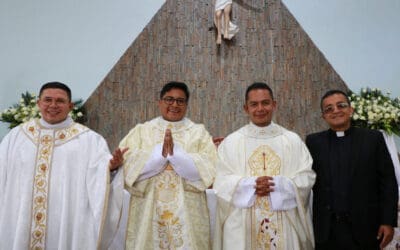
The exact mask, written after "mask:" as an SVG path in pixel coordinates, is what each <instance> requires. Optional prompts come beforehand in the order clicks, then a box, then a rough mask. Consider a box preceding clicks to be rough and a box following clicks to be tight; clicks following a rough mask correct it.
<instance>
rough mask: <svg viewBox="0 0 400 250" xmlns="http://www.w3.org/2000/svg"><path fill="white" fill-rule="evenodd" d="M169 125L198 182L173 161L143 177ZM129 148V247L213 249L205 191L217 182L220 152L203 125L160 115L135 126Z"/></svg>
mask: <svg viewBox="0 0 400 250" xmlns="http://www.w3.org/2000/svg"><path fill="white" fill-rule="evenodd" d="M166 128H170V129H171V132H172V137H173V141H174V145H178V146H179V147H180V148H182V149H183V150H184V151H185V152H186V153H187V154H188V155H189V156H190V158H191V159H192V160H193V162H194V165H195V167H196V169H197V171H198V174H199V176H200V179H199V180H197V181H189V180H187V179H185V178H182V177H181V176H179V175H178V174H177V172H175V171H174V170H173V167H172V166H171V165H170V163H168V162H167V163H166V164H165V165H164V166H161V167H163V169H162V170H161V172H159V173H158V174H156V175H154V176H152V177H150V178H146V179H143V180H139V179H138V178H139V176H140V174H141V172H142V170H143V168H144V166H145V164H146V163H147V162H148V161H149V158H150V155H151V152H152V151H153V149H154V148H155V147H156V145H160V144H162V143H163V141H164V134H165V130H166ZM124 147H129V151H128V152H127V153H126V155H125V162H124V168H125V173H126V176H125V185H126V186H125V188H126V189H127V190H128V191H129V192H130V193H131V201H130V211H129V219H128V229H127V236H126V249H138V250H143V249H198V250H204V249H209V248H210V241H209V238H210V235H209V234H210V233H209V215H208V209H207V205H206V196H205V189H207V187H209V186H210V185H211V184H212V183H213V181H214V176H215V166H214V164H215V159H216V150H215V146H214V144H213V142H212V139H211V136H210V135H209V133H208V132H207V131H206V129H205V128H204V126H203V125H201V124H195V123H193V122H192V121H190V120H189V119H186V118H185V119H183V120H182V121H179V122H173V123H171V122H167V121H165V120H163V119H162V118H161V117H158V118H155V119H153V120H151V121H148V122H146V123H144V124H139V125H137V126H136V127H135V128H134V129H132V130H131V131H130V132H129V134H128V135H127V136H126V137H125V138H124V139H123V140H122V141H121V143H120V148H124ZM179 167H184V166H179Z"/></svg>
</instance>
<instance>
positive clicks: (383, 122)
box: [349, 88, 400, 136]
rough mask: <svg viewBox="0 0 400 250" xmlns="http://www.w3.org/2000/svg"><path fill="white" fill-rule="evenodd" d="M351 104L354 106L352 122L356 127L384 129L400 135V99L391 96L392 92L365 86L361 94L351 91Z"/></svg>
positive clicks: (389, 132)
mask: <svg viewBox="0 0 400 250" xmlns="http://www.w3.org/2000/svg"><path fill="white" fill-rule="evenodd" d="M349 98H350V102H351V106H352V107H353V108H354V113H353V117H352V123H353V125H354V126H356V127H364V128H371V129H379V130H383V131H385V132H386V133H388V134H396V135H397V136H400V99H399V98H398V97H397V98H394V99H392V98H390V93H387V94H386V95H384V94H382V92H381V90H379V89H376V88H373V89H370V88H363V89H361V92H360V94H359V95H357V94H355V93H353V92H350V93H349Z"/></svg>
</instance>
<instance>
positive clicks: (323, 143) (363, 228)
mask: <svg viewBox="0 0 400 250" xmlns="http://www.w3.org/2000/svg"><path fill="white" fill-rule="evenodd" d="M321 110H322V118H323V119H324V120H325V122H326V123H327V124H328V125H329V127H330V128H329V129H328V130H326V131H322V132H319V133H315V134H312V135H308V136H307V138H306V144H307V146H308V148H309V150H310V153H311V155H312V157H313V160H314V162H313V169H314V171H315V172H316V173H317V179H316V183H315V185H314V187H313V192H314V199H313V224H314V233H315V241H316V249H317V250H318V249H328V250H329V249H379V248H383V247H385V246H386V245H387V244H388V243H389V242H390V241H391V240H392V238H393V232H394V231H393V227H395V226H396V224H397V200H398V188H397V183H396V179H395V174H394V167H393V163H392V160H391V158H390V155H389V152H388V150H387V148H386V144H385V141H384V138H383V135H382V134H381V133H380V132H379V131H374V130H369V129H363V128H355V127H352V126H351V116H352V114H353V108H352V107H351V105H350V101H349V99H348V97H347V95H346V94H345V93H344V92H342V91H340V90H330V91H328V92H326V93H325V95H324V96H323V97H322V99H321Z"/></svg>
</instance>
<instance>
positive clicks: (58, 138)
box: [0, 118, 123, 250]
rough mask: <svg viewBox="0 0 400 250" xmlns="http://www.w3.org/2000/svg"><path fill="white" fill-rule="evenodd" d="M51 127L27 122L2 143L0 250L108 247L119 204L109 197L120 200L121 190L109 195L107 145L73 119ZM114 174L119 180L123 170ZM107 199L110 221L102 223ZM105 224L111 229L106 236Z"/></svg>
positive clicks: (0, 162) (37, 122) (116, 221)
mask: <svg viewBox="0 0 400 250" xmlns="http://www.w3.org/2000/svg"><path fill="white" fill-rule="evenodd" d="M41 122H42V121H41ZM47 125H48V124H47ZM49 126H50V127H44V126H42V125H41V123H40V122H39V121H38V120H31V121H29V122H27V123H24V124H22V125H20V126H18V127H16V128H14V129H13V130H11V131H10V133H9V134H8V135H7V136H6V137H5V138H4V139H3V141H2V143H1V146H0V193H1V196H0V202H1V204H2V206H1V207H0V235H1V240H0V249H15V250H17V249H65V250H67V249H97V248H100V245H101V244H102V246H106V245H107V244H108V241H110V240H111V238H112V234H113V233H114V231H115V230H116V227H117V223H118V214H119V212H120V211H118V210H119V208H118V204H120V203H121V202H122V200H121V202H119V201H115V200H113V199H114V198H115V197H120V199H122V188H123V186H122V185H119V186H120V187H119V191H118V190H116V189H115V190H114V189H113V190H112V193H113V198H111V196H110V200H109V199H108V198H109V197H108V195H109V192H111V190H110V187H109V186H110V184H109V170H108V162H109V159H110V158H111V155H110V153H109V151H108V147H107V144H106V142H105V140H104V139H103V138H102V137H101V136H100V135H98V134H96V133H94V132H93V131H91V130H89V129H88V128H87V127H85V126H83V125H80V124H77V123H74V122H73V121H72V119H71V118H68V119H67V120H66V121H64V122H62V123H60V124H56V125H49ZM116 178H117V179H118V178H119V179H120V181H121V183H122V174H121V176H120V177H116ZM115 181H116V180H115ZM116 183H117V181H116V182H115V184H116ZM118 193H119V194H118ZM108 201H110V204H112V206H109V208H110V207H111V209H110V210H109V212H110V213H111V214H112V216H111V217H112V218H113V220H114V221H111V220H110V221H107V222H106V220H105V216H106V210H107V207H108V206H107V204H108V203H107V202H108ZM113 210H114V211H113ZM116 210H117V211H116ZM103 228H105V230H107V232H109V233H110V234H109V235H107V236H105V237H104V238H103V237H102V235H101V233H102V229H103ZM103 240H104V241H103ZM105 241H107V242H105Z"/></svg>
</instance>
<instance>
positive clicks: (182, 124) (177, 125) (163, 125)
mask: <svg viewBox="0 0 400 250" xmlns="http://www.w3.org/2000/svg"><path fill="white" fill-rule="evenodd" d="M153 121H154V123H155V125H156V126H157V127H158V128H159V129H160V130H163V131H164V130H166V129H167V128H169V129H171V131H172V132H178V131H181V130H184V129H187V128H189V127H191V126H192V125H193V122H192V121H191V120H189V119H188V118H186V117H184V118H183V119H182V120H180V121H176V122H171V121H167V120H165V119H164V118H162V117H161V116H160V117H157V118H155V119H154V120H153Z"/></svg>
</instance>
